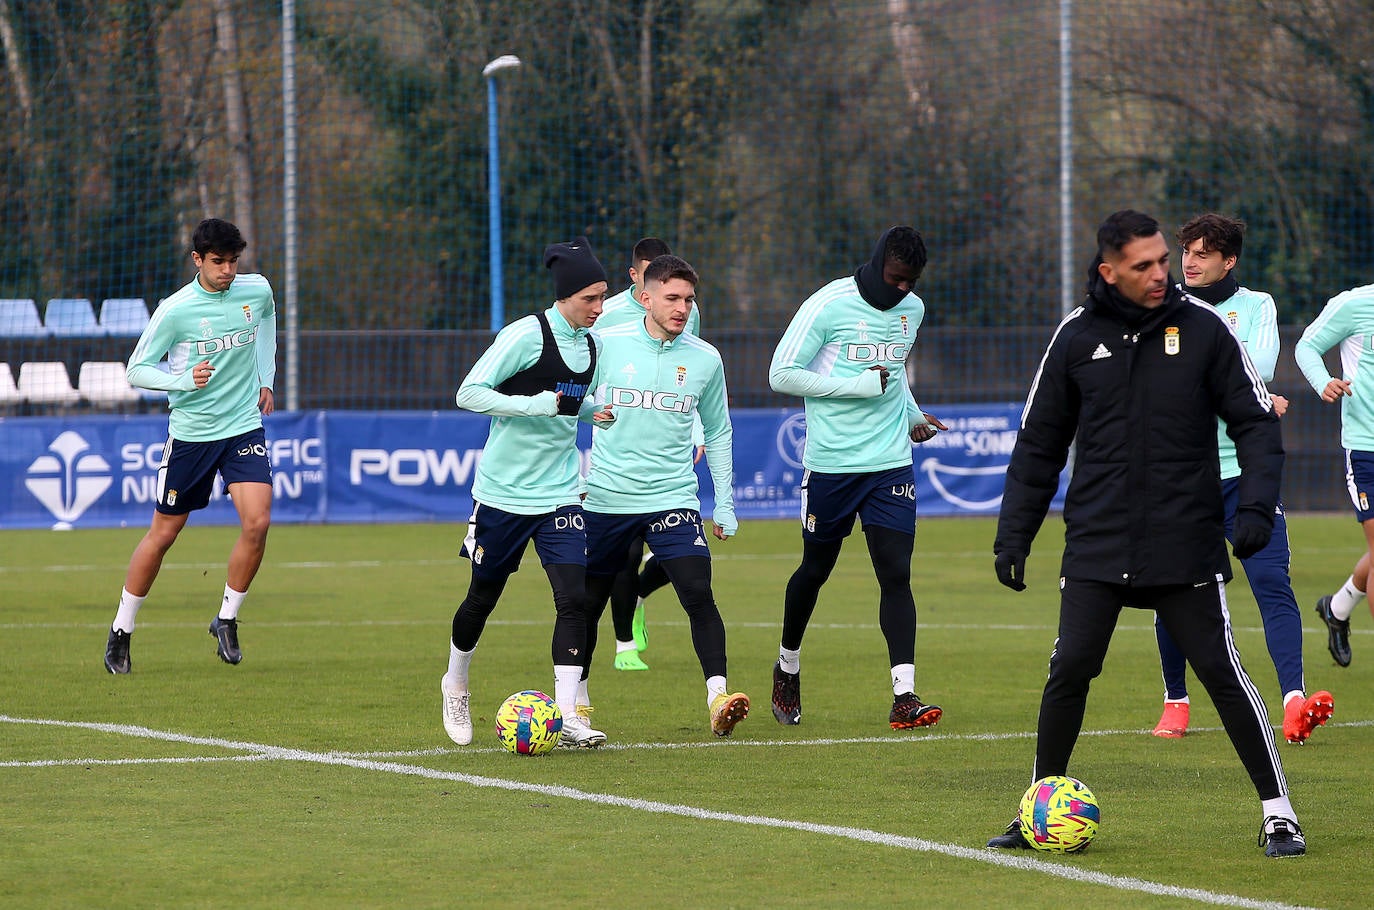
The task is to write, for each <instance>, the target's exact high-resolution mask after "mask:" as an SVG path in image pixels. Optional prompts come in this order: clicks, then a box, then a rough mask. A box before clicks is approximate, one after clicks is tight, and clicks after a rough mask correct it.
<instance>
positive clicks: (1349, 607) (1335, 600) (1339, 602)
mask: <svg viewBox="0 0 1374 910" xmlns="http://www.w3.org/2000/svg"><path fill="white" fill-rule="evenodd" d="M1362 600H1364V592H1363V591H1361V590H1360V589H1359V588H1357V587H1355V576H1354V575H1352V576H1350V577H1349V578H1347V579H1346V580H1345V584H1343V585H1341V589H1340V590H1339V591H1337V592H1336V593H1335V594H1332V595H1331V615H1332V616H1334V617H1336V618H1337V619H1349V618H1350V614H1351V613H1354V612H1355V606H1356V605H1357V604H1358V603H1359V602H1360V601H1362Z"/></svg>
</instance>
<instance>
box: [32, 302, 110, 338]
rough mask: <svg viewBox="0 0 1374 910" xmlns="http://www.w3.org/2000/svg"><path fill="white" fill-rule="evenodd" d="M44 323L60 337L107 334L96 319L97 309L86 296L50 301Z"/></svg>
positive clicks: (51, 331) (87, 336) (85, 336)
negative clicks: (94, 308) (92, 306)
mask: <svg viewBox="0 0 1374 910" xmlns="http://www.w3.org/2000/svg"><path fill="white" fill-rule="evenodd" d="M43 325H44V326H46V327H47V329H48V331H49V332H50V333H52V334H53V335H55V336H57V337H59V338H92V337H95V336H98V335H103V334H105V333H104V332H103V331H102V330H101V328H100V326H99V325H98V324H97V323H96V321H95V310H93V309H91V302H90V301H89V300H87V299H86V298H85V297H58V298H56V299H54V300H49V301H48V309H47V311H46V312H45V313H44V314H43Z"/></svg>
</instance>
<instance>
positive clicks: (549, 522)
mask: <svg viewBox="0 0 1374 910" xmlns="http://www.w3.org/2000/svg"><path fill="white" fill-rule="evenodd" d="M531 540H533V541H534V552H536V553H538V554H539V562H540V564H541V565H545V566H581V565H586V563H587V532H586V530H585V525H584V524H583V517H582V507H581V506H563V507H562V508H560V509H558V510H556V511H553V512H545V513H543V514H542V515H516V514H515V513H514V512H503V511H501V510H500V509H497V508H494V507H492V506H484V505H482V504H481V503H480V502H479V503H476V504H475V505H474V507H473V510H472V517H471V518H469V519H468V533H467V537H465V538H463V547H462V550H461V551H460V552H461V553H462V555H464V556H466V557H467V558H468V559H471V560H472V574H473V575H481V576H483V577H486V578H495V577H500V576H506V575H513V574H514V573H515V571H516V570H517V569H519V568H520V559H521V557H523V556H524V555H525V547H526V545H528V544H529V542H530V541H531ZM624 558H625V557H624V554H622V555H621V559H622V561H623V560H624Z"/></svg>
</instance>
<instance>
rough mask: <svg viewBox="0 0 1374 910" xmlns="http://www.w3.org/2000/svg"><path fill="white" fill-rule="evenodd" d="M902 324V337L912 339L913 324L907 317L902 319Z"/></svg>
mask: <svg viewBox="0 0 1374 910" xmlns="http://www.w3.org/2000/svg"><path fill="white" fill-rule="evenodd" d="M901 322H902V337H903V338H910V337H911V323H910V322H909V321H908V320H907V318H906V317H905V316H903V317H901Z"/></svg>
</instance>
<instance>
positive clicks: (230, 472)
mask: <svg viewBox="0 0 1374 910" xmlns="http://www.w3.org/2000/svg"><path fill="white" fill-rule="evenodd" d="M247 246H248V243H247V241H245V240H244V239H243V235H242V234H240V233H239V229H238V228H237V227H235V226H234V225H232V224H230V223H229V222H227V221H221V220H219V219H218V218H207V219H206V220H204V221H202V222H201V223H200V224H199V225H197V226H196V229H195V231H194V232H193V233H192V235H191V261H192V262H193V263H194V264H195V266H196V277H195V278H194V279H193V280H192V281H191V282H190V283H189V284H187V285H186V286H185V287H183V288H182V289H181V290H179V291H177V292H176V293H175V294H173V295H172V296H170V297H168V298H167V299H166V300H164V301H162V304H161V305H160V306H158V308H157V311H156V312H154V313H153V317H152V319H151V320H150V321H149V323H148V327H147V328H146V329H144V331H143V335H142V336H141V337H140V338H139V339H138V344H137V346H136V347H135V348H134V352H133V354H132V355H131V356H130V357H129V366H128V377H129V384H130V385H133V386H136V387H137V388H140V389H161V390H163V391H166V392H167V402H168V405H169V406H170V408H171V415H170V417H168V420H167V434H168V439H167V443H166V445H165V446H164V447H163V450H162V464H161V465H160V466H159V468H158V472H157V494H156V498H155V506H154V508H155V511H154V512H153V521H152V524H151V526H150V527H149V528H148V533H147V534H145V535H144V536H143V539H142V540H141V541H139V543H138V546H137V547H135V548H134V552H133V556H131V557H130V559H129V569H128V572H127V574H126V575H125V577H124V590H123V591H121V592H120V595H119V609H118V610H117V611H116V613H115V618H114V622H113V623H112V624H111V627H110V636H109V639H108V640H107V641H106V643H105V669H106V670H108V671H110V672H111V673H117V674H124V673H128V672H129V671H130V670H131V669H132V668H133V662H132V660H131V659H130V657H129V644H130V638H131V637H132V636H133V632H134V618H135V617H136V616H137V615H138V610H139V608H140V607H142V606H143V601H144V599H145V598H147V596H148V592H149V591H150V590H152V587H153V582H154V581H155V580H156V579H157V575H158V570H159V569H161V568H162V559H163V557H164V556H166V555H167V551H168V550H169V549H171V547H172V544H173V543H175V542H176V539H177V535H178V534H180V533H181V529H182V528H184V527H185V526H186V521H187V519H189V518H190V516H191V513H192V512H194V511H196V510H197V509H203V508H205V507H206V506H207V505H209V504H210V494H211V492H212V491H213V488H214V483H215V474H216V473H218V474H219V475H220V479H221V481H222V482H223V484H224V490H225V492H227V493H228V494H229V497H230V499H231V500H233V503H234V509H235V511H237V512H238V516H239V537H238V541H237V542H236V543H235V544H234V549H233V551H232V552H230V554H229V569H228V577H227V579H226V581H225V585H224V597H223V600H222V601H221V603H220V608H219V612H218V613H217V614H216V615H215V617H214V619H212V620H211V621H210V634H211V635H213V636H214V637H215V648H216V653H217V654H218V655H219V658H220V660H222V661H224V662H225V663H227V664H237V663H238V662H239V661H241V660H243V652H242V650H240V648H239V636H238V615H239V608H240V607H241V606H243V601H244V598H246V597H247V596H248V586H249V585H250V584H252V583H253V578H254V576H256V575H257V573H258V567H259V566H260V565H262V557H263V554H264V553H265V552H266V550H267V528H268V525H269V524H270V522H271V516H272V467H271V464H270V463H269V461H268V458H267V441H266V437H265V436H264V433H263V429H262V418H263V415H264V414H271V413H272V410H273V408H274V406H275V404H274V399H273V396H272V383H273V382H274V380H275V378H276V373H277V366H276V358H277V310H276V306H275V304H274V303H273V298H272V286H271V285H270V284H268V283H267V279H266V278H264V277H262V276H261V275H239V273H238V270H239V255H240V254H241V253H242V252H243V250H244V248H245V247H247ZM164 356H166V357H167V365H168V367H169V370H168V371H167V372H164V371H162V370H160V369H159V368H158V363H159V361H161V360H162V358H163V357H164Z"/></svg>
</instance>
